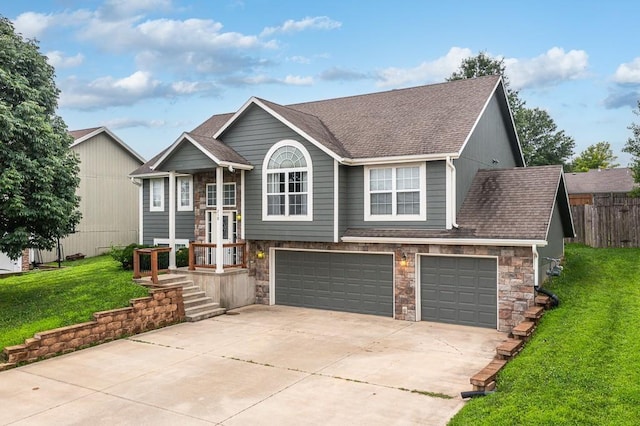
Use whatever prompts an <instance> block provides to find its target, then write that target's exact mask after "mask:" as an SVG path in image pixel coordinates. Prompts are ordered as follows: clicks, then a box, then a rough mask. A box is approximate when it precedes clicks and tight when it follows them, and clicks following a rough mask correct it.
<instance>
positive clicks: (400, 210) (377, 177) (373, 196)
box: [364, 163, 427, 220]
mask: <svg viewBox="0 0 640 426" xmlns="http://www.w3.org/2000/svg"><path fill="white" fill-rule="evenodd" d="M364 172H365V173H364V175H365V178H364V179H365V182H364V186H365V197H364V199H365V206H364V207H365V220H426V217H427V214H426V168H425V164H424V163H421V164H411V165H402V166H380V167H378V166H376V167H365V168H364Z"/></svg>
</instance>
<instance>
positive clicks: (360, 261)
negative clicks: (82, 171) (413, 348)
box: [131, 76, 573, 331]
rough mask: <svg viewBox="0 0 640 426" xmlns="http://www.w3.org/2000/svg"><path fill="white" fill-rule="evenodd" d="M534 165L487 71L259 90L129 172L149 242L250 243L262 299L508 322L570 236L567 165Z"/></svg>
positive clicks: (484, 323)
mask: <svg viewBox="0 0 640 426" xmlns="http://www.w3.org/2000/svg"><path fill="white" fill-rule="evenodd" d="M523 166H524V160H523V157H522V152H521V148H520V145H519V143H518V139H517V135H516V131H515V129H514V124H513V119H512V116H511V113H510V111H509V106H508V102H507V98H506V95H505V89H504V85H503V82H502V80H501V79H500V78H499V77H494V76H491V77H482V78H477V79H468V80H460V81H453V82H448V83H442V84H434V85H429V86H421V87H415V88H409V89H400V90H392V91H387V92H381V93H373V94H368V95H362V96H351V97H345V98H338V99H329V100H324V101H318V102H309V103H302V104H295V105H287V106H283V105H279V104H276V103H273V102H271V101H267V100H264V99H259V98H251V99H249V100H248V101H247V102H246V103H245V104H244V105H243V106H242V107H241V108H240V109H239V110H238V111H236V112H235V113H231V114H222V115H214V116H212V117H211V118H209V119H208V120H206V121H205V122H204V123H202V124H201V125H200V126H198V127H196V128H195V129H194V130H192V131H191V132H188V133H184V134H182V135H181V136H180V137H179V138H178V139H177V140H176V141H175V142H174V143H173V144H172V145H171V146H169V147H168V148H167V149H165V150H164V151H162V152H161V153H159V154H158V155H156V156H155V157H154V158H153V159H151V160H150V161H149V162H147V163H146V164H144V165H143V166H142V167H140V168H138V169H137V170H135V171H134V172H133V173H132V174H131V176H132V177H134V178H136V179H138V180H139V181H140V182H141V183H142V188H143V189H142V193H141V194H142V213H141V215H142V219H141V220H142V222H143V226H142V229H141V239H142V240H143V242H144V243H147V244H151V243H156V244H163V245H169V246H172V247H174V248H179V247H180V246H185V245H188V244H189V243H190V242H192V241H196V242H200V243H201V242H209V243H216V244H217V247H218V248H220V247H221V246H222V244H223V243H231V242H236V241H239V242H246V244H247V248H246V252H245V253H244V254H246V255H247V260H248V262H247V270H246V271H245V272H246V275H247V276H248V279H250V280H253V281H254V282H255V295H256V302H257V303H265V304H283V305H293V306H303V307H311V308H321V309H331V310H338V311H349V312H359V313H366V314H375V315H383V316H389V317H394V318H396V319H400V320H411V321H413V320H428V321H441V322H448V323H455V324H463V325H473V326H481V327H490V328H497V329H499V330H503V331H507V330H510V329H511V328H512V327H513V326H514V325H516V324H517V323H519V322H520V321H521V320H522V319H523V313H524V311H525V310H526V309H527V308H528V307H529V306H531V305H532V304H533V301H534V297H535V292H534V285H536V284H538V283H542V282H543V280H544V278H545V274H544V271H545V269H546V268H547V267H548V262H547V261H545V260H544V257H546V256H550V257H560V256H562V255H563V249H564V246H563V237H569V236H573V224H572V219H571V213H570V210H569V203H568V198H567V193H566V189H565V183H564V174H563V172H562V168H561V167H560V166H547V167H531V168H525V167H523ZM192 246H194V247H195V244H192ZM213 250H214V253H209V256H205V257H206V259H205V262H208V263H211V264H215V265H216V269H215V275H221V276H223V275H224V274H227V273H229V272H228V271H227V269H226V268H225V265H226V264H229V263H234V262H233V261H229V254H230V253H232V252H230V250H231V249H230V248H228V246H227V247H225V248H223V249H222V250H220V249H218V250H216V249H215V248H214V249H213ZM232 255H233V256H235V255H238V256H240V255H242V253H236V254H233V253H232ZM170 264H171V267H174V266H175V255H174V253H173V252H172V256H171V259H170ZM212 279H214V278H212Z"/></svg>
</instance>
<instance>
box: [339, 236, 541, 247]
mask: <svg viewBox="0 0 640 426" xmlns="http://www.w3.org/2000/svg"><path fill="white" fill-rule="evenodd" d="M342 241H343V242H345V243H370V244H383V243H388V244H394V243H395V244H440V245H466V246H514V247H531V246H538V247H546V245H547V242H546V241H544V240H516V239H504V240H501V239H493V238H398V237H348V236H346V237H342Z"/></svg>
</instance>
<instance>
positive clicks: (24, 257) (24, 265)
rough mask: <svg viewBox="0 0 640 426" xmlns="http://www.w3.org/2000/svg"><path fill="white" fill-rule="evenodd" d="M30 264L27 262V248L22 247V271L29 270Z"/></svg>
mask: <svg viewBox="0 0 640 426" xmlns="http://www.w3.org/2000/svg"><path fill="white" fill-rule="evenodd" d="M30 266H31V264H30V263H29V249H24V250H23V251H22V269H21V271H22V272H26V271H28V270H29V267H30Z"/></svg>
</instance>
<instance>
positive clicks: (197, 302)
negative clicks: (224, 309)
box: [183, 296, 220, 312]
mask: <svg viewBox="0 0 640 426" xmlns="http://www.w3.org/2000/svg"><path fill="white" fill-rule="evenodd" d="M183 302H184V310H185V312H186V311H187V310H189V309H191V308H195V307H198V306H201V305H208V304H211V303H213V299H212V298H210V297H207V296H202V297H198V298H195V299H189V300H184V298H183ZM216 305H220V304H219V303H216Z"/></svg>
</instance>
